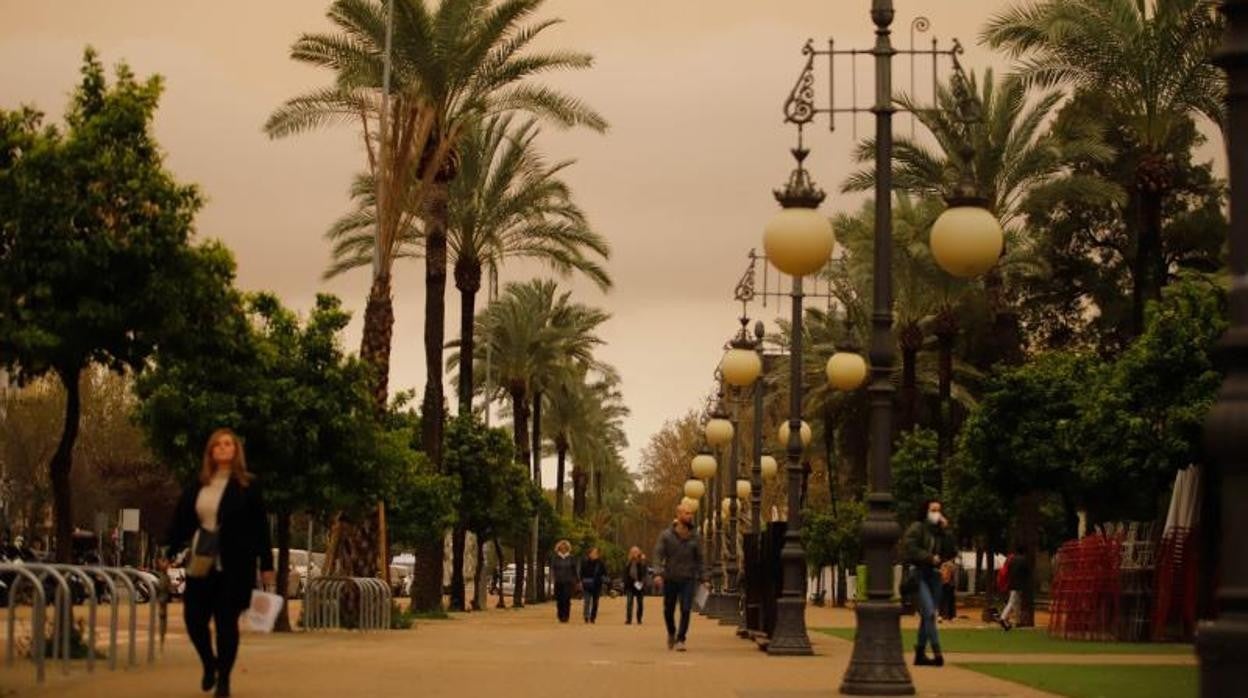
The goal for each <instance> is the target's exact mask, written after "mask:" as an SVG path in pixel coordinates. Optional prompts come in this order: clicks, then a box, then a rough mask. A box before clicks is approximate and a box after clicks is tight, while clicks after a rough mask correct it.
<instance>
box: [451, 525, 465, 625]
mask: <svg viewBox="0 0 1248 698" xmlns="http://www.w3.org/2000/svg"><path fill="white" fill-rule="evenodd" d="M467 540H468V527H467V526H465V525H464V524H463V523H458V524H455V529H454V531H453V532H452V533H451V610H452V611H467V610H468V602H467V599H465V598H464V548H465V547H466V543H467Z"/></svg>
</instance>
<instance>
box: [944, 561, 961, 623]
mask: <svg viewBox="0 0 1248 698" xmlns="http://www.w3.org/2000/svg"><path fill="white" fill-rule="evenodd" d="M959 568H960V565H958V559H957V558H956V557H955V558H954V559H952V560H945V561H944V563H943V564H941V566H940V617H941V618H943V619H944V620H953V619H954V618H957V617H958V605H957V595H958V570H959Z"/></svg>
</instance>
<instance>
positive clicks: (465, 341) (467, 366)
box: [455, 259, 481, 414]
mask: <svg viewBox="0 0 1248 698" xmlns="http://www.w3.org/2000/svg"><path fill="white" fill-rule="evenodd" d="M455 288H457V289H459V298H460V304H459V343H460V346H459V414H470V413H471V412H472V378H473V376H472V374H473V361H472V359H473V356H474V355H475V349H476V345H477V340H476V334H475V332H474V330H475V328H476V325H475V323H474V321H475V319H476V302H477V292H478V291H480V290H481V265H480V264H479V263H475V262H474V261H468V260H464V259H456V260H455Z"/></svg>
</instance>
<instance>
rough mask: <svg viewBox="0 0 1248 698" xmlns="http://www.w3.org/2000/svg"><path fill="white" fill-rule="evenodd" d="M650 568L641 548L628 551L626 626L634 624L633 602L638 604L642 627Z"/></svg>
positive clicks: (625, 588) (639, 619)
mask: <svg viewBox="0 0 1248 698" xmlns="http://www.w3.org/2000/svg"><path fill="white" fill-rule="evenodd" d="M649 572H650V567H649V566H648V565H646V556H645V555H642V554H641V548H638V547H637V546H635V545H634V546H633V547H632V548H629V550H628V563H627V565H626V569H625V570H624V596H625V597H626V598H627V599H628V603H627V606H626V609H627V610H626V611H625V616H624V624H625V625H632V624H633V600H634V599H636V603H637V625H641V615H642V613H644V612H645V609H646V577H647V576H648V575H649Z"/></svg>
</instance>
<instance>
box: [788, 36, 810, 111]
mask: <svg viewBox="0 0 1248 698" xmlns="http://www.w3.org/2000/svg"><path fill="white" fill-rule="evenodd" d="M815 53H816V52H815V40H814V39H807V40H806V45H805V46H803V47H802V55H803V56H806V67H804V68H802V72H801V74H800V75H798V76H797V82H796V83H795V84H794V85H793V90H792V91H791V92H789V98H788V99H786V100H784V120H785V121H787V122H789V123H793V124H797V125H798V126H802V125H805V124H808V123H810V122H811V121H812V120H813V119H814V118H815V111H816V110H815Z"/></svg>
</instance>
